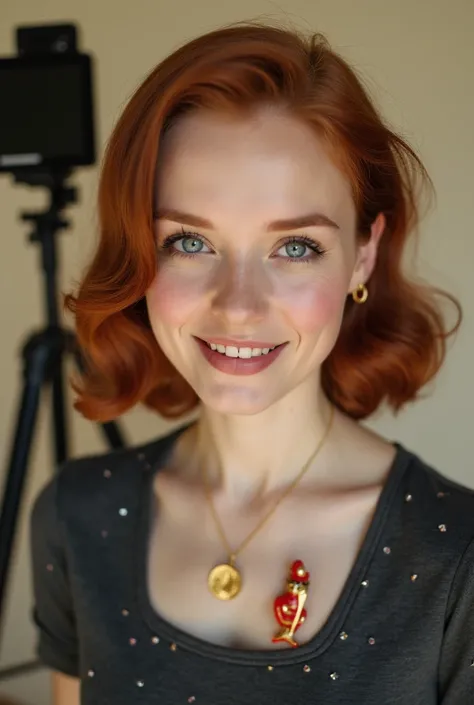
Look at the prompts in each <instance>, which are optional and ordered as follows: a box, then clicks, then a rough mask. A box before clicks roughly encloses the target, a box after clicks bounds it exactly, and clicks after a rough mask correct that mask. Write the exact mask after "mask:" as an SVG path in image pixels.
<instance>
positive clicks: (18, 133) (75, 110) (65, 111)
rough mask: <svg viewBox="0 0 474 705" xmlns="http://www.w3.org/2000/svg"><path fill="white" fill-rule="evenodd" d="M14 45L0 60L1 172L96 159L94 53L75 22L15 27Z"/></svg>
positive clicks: (54, 167)
mask: <svg viewBox="0 0 474 705" xmlns="http://www.w3.org/2000/svg"><path fill="white" fill-rule="evenodd" d="M16 44H17V51H18V56H17V57H12V58H1V59H0V96H1V100H2V108H1V110H0V171H14V172H17V171H18V170H25V171H31V170H38V171H58V170H64V169H70V168H71V167H75V166H86V165H90V164H94V162H95V139H94V118H93V86H92V58H91V57H90V56H89V55H88V54H83V53H80V52H78V50H77V30H76V27H75V26H74V25H72V24H59V25H45V26H38V27H18V28H17V29H16Z"/></svg>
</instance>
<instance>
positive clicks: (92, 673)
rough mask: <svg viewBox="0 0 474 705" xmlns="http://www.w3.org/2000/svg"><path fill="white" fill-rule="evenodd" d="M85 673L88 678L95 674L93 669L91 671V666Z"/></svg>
mask: <svg viewBox="0 0 474 705" xmlns="http://www.w3.org/2000/svg"><path fill="white" fill-rule="evenodd" d="M87 675H88V676H89V678H94V676H95V671H93V670H92V668H91V669H90V670H89V671H87Z"/></svg>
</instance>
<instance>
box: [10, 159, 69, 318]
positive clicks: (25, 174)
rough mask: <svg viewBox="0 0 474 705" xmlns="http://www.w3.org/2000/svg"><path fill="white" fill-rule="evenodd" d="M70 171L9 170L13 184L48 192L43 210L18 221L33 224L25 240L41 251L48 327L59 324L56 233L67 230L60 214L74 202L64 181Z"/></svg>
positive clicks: (22, 214) (24, 216)
mask: <svg viewBox="0 0 474 705" xmlns="http://www.w3.org/2000/svg"><path fill="white" fill-rule="evenodd" d="M71 173H72V171H71V169H63V170H54V171H53V170H42V171H40V170H31V171H30V170H28V171H27V170H24V169H19V170H15V171H13V176H14V179H15V181H16V182H17V183H22V184H27V185H28V186H44V187H45V188H47V189H48V190H49V192H50V202H49V206H48V207H47V208H46V210H44V211H35V212H33V211H23V212H22V213H21V219H22V220H24V221H26V222H31V223H33V224H34V227H33V230H32V231H31V232H30V235H29V241H30V242H37V243H38V244H39V245H40V248H41V262H42V268H43V274H44V290H45V306H46V318H47V324H48V326H54V327H57V326H58V325H59V314H58V291H57V281H56V272H57V260H58V256H57V247H56V237H55V236H56V233H57V232H58V231H59V230H64V229H66V228H68V227H69V225H70V223H69V221H68V220H66V219H65V218H64V217H62V211H63V210H64V209H65V208H66V207H67V206H68V205H69V204H71V203H76V202H77V189H76V188H75V187H72V186H69V185H68V184H67V183H66V180H67V179H68V178H69V177H70V175H71Z"/></svg>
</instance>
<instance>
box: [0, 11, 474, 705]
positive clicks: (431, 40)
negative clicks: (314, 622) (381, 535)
mask: <svg viewBox="0 0 474 705" xmlns="http://www.w3.org/2000/svg"><path fill="white" fill-rule="evenodd" d="M260 14H265V15H267V16H269V17H270V18H280V19H281V18H285V16H286V17H287V18H288V19H289V20H290V21H292V22H293V23H295V24H297V25H299V26H302V27H307V28H312V29H315V30H319V31H323V32H324V33H326V34H327V36H328V38H329V40H330V41H331V42H332V44H333V45H334V47H335V48H336V49H338V50H340V51H341V52H342V53H343V54H344V55H345V56H346V57H347V58H348V59H349V60H351V61H352V62H354V63H355V64H356V66H357V67H358V69H359V70H360V71H362V72H363V74H364V75H365V76H366V77H367V81H368V85H369V88H370V90H371V91H372V92H373V94H374V96H375V97H376V100H377V102H378V104H379V105H380V107H381V108H382V110H383V111H384V113H385V115H386V116H387V118H388V120H389V121H390V122H391V124H392V125H393V126H395V127H396V128H397V129H400V130H402V131H403V133H404V134H405V136H406V137H407V138H408V139H409V140H410V141H411V142H412V143H413V144H414V145H415V147H417V148H418V150H419V151H420V153H421V156H422V157H423V159H424V160H425V163H426V165H427V167H428V169H429V171H430V173H431V176H432V178H433V180H434V182H435V186H436V189H437V193H438V202H437V206H436V208H435V209H434V210H433V211H432V213H431V214H430V215H429V217H427V218H426V219H425V221H424V223H423V226H422V240H421V247H420V261H419V264H420V271H421V273H422V274H423V275H426V276H428V277H430V278H431V280H432V281H433V282H434V283H436V284H438V285H440V286H444V287H448V288H449V289H450V290H451V291H452V292H453V293H454V294H455V295H456V296H458V297H459V298H460V299H461V301H462V303H463V306H464V309H465V322H464V327H463V329H462V331H461V333H460V335H459V336H458V338H457V341H456V342H455V344H454V345H453V347H452V349H451V352H450V355H449V359H448V362H447V364H446V366H445V368H444V371H443V373H442V374H441V375H440V377H439V379H438V381H437V384H436V386H435V388H434V389H432V390H430V395H427V396H426V398H424V399H423V400H420V401H419V402H418V403H417V404H416V405H413V406H412V407H411V408H409V409H406V410H405V411H404V412H403V413H402V414H401V415H400V416H399V418H398V419H394V418H393V417H392V416H390V415H388V414H382V415H381V416H380V417H379V418H377V419H375V420H373V421H372V422H371V425H372V426H373V427H374V428H376V429H377V430H378V431H380V432H382V433H384V434H386V435H387V436H389V437H390V438H392V439H394V438H397V439H399V440H401V441H402V442H403V443H405V444H406V445H408V446H410V447H411V448H412V449H414V450H416V451H417V452H419V453H421V454H422V455H423V456H424V457H425V458H426V459H427V460H429V461H430V462H432V463H434V464H435V465H436V466H437V467H438V468H439V469H440V470H442V471H443V472H445V473H446V474H448V475H451V476H452V477H453V478H456V479H458V480H460V481H462V482H464V483H465V484H469V485H471V486H473V487H474V465H473V462H472V436H473V432H474V424H473V416H474V402H473V394H472V392H473V382H472V379H473V371H472V361H473V358H474V356H473V350H474V320H473V319H474V283H473V282H474V276H473V272H474V226H473V223H474V205H473V204H474V198H473V196H474V189H473V187H474V181H473V176H472V161H473V156H474V137H473V135H474V91H473V83H472V67H473V66H474V43H473V41H472V37H473V32H474V2H472V0H451V1H450V2H447V1H446V0H416V1H415V2H413V1H412V0H398V2H396V3H394V2H389V0H358V1H357V2H354V0H280V2H270V1H269V0H239V1H238V2H235V3H234V2H231V0H213V1H211V0H200V2H193V1H192V0H174V1H173V2H168V1H166V2H165V0H133V1H130V0H41V2H40V1H39V0H2V1H1V8H0V53H1V54H2V55H7V54H11V53H13V51H14V35H13V28H14V27H15V26H16V25H17V24H21V23H33V24H34V23H40V22H48V21H60V20H70V21H75V22H77V23H78V24H79V25H80V27H81V30H82V48H83V49H84V50H86V51H90V52H92V53H93V54H94V55H95V57H96V59H97V66H96V70H97V72H96V96H97V103H96V105H97V127H98V143H99V147H100V150H101V151H102V148H103V145H104V141H105V140H106V138H107V136H108V134H109V133H110V130H111V128H112V125H113V124H114V121H115V119H116V117H117V115H118V114H119V111H120V109H121V107H122V105H123V104H124V102H125V101H126V99H127V97H128V96H129V95H130V93H131V92H132V90H133V89H134V88H135V86H136V85H137V83H138V82H139V81H140V80H141V79H142V78H143V77H144V75H145V74H146V73H147V72H148V70H149V69H150V68H151V67H152V66H153V65H155V64H156V63H157V62H158V61H159V60H160V59H161V58H162V57H163V56H164V55H165V54H166V53H168V52H169V51H171V50H172V49H173V48H174V47H175V46H176V45H177V44H178V43H179V42H181V41H183V40H186V39H188V38H190V37H192V36H193V35H195V34H197V33H200V32H203V31H206V30H208V29H211V28H213V27H215V26H218V25H220V24H223V23H226V22H230V21H235V20H240V19H248V18H254V17H256V16H257V15H260ZM0 101H1V96H0ZM0 109H1V107H0ZM74 181H75V183H76V184H77V185H78V187H79V189H80V203H79V204H78V205H76V206H74V207H73V208H71V209H70V218H71V222H72V226H73V227H72V229H71V231H70V232H66V233H64V234H62V235H60V247H61V260H62V263H61V279H62V285H63V287H68V286H69V285H70V283H71V282H72V280H73V279H74V277H77V276H78V274H79V272H80V270H81V266H82V265H83V263H84V261H85V259H86V257H87V254H88V253H89V252H90V251H91V248H92V243H93V240H94V236H95V232H94V231H95V191H96V185H97V170H96V169H88V170H80V171H78V172H77V174H76V176H75V179H74ZM43 203H44V197H43V195H42V194H41V193H39V192H38V193H37V192H34V191H32V190H28V189H27V188H26V187H19V186H14V185H13V182H12V181H11V179H10V178H9V177H7V176H2V177H0V234H1V237H0V253H1V254H0V279H1V282H2V285H3V292H4V293H3V295H2V298H1V299H0V321H1V328H2V344H1V347H0V389H1V398H2V404H1V406H0V438H1V450H2V461H6V458H7V455H8V449H9V438H10V436H9V434H10V432H11V430H12V424H13V418H14V414H13V411H14V409H15V405H16V403H17V395H18V393H19V385H20V365H19V359H18V350H19V346H20V343H21V341H22V339H23V337H24V335H25V334H26V333H29V332H30V331H31V329H32V328H34V327H36V326H38V325H40V324H41V323H42V309H41V304H42V298H41V294H42V290H41V283H42V282H41V279H40V268H39V261H38V251H37V249H36V246H33V245H28V246H27V245H26V242H27V238H26V235H27V232H28V229H27V228H26V227H25V225H24V224H22V223H20V221H19V220H18V212H19V210H20V209H25V208H35V207H39V206H41V205H42V204H43ZM433 392H434V394H433ZM43 411H44V412H45V413H44V414H43V416H42V418H41V424H40V432H39V434H38V437H37V442H36V445H35V449H34V457H33V459H32V463H31V466H30V471H29V476H28V492H27V497H26V498H25V503H24V507H23V512H22V517H21V527H20V532H19V536H18V541H17V551H16V557H15V569H14V573H13V579H12V584H11V591H10V601H9V610H8V618H7V621H6V624H5V630H6V631H5V633H4V639H3V648H2V654H1V655H2V660H1V663H2V666H3V667H5V666H7V665H10V664H13V663H16V662H18V661H23V660H26V659H28V658H30V657H31V656H32V653H33V652H32V648H33V641H34V633H33V629H32V626H31V624H30V622H29V615H28V613H29V610H30V607H31V591H30V572H29V563H28V545H27V533H26V529H27V521H26V520H27V514H28V511H29V508H30V505H31V500H32V498H33V497H34V496H35V495H36V493H37V492H38V490H39V488H40V486H41V485H42V484H43V483H44V482H45V480H46V479H47V478H48V477H49V476H50V473H51V472H52V463H51V460H50V453H49V447H48V440H49V435H48V433H49V428H48V423H49V414H48V410H47V409H46V408H45V407H44V405H43ZM124 423H125V426H126V429H127V431H128V433H129V434H130V437H131V438H132V439H133V441H134V442H139V441H141V440H145V439H147V438H149V437H152V436H154V435H157V434H161V433H162V432H163V431H165V430H166V429H167V428H169V427H170V424H166V423H165V422H163V421H162V420H161V419H160V418H157V417H154V416H152V415H151V414H148V413H146V412H145V411H143V410H136V411H135V412H133V413H131V414H129V415H127V418H126V419H125V422H124ZM73 434H74V453H75V454H83V453H86V452H87V453H88V452H91V451H96V450H100V449H102V448H104V446H103V444H102V442H101V441H100V439H99V436H98V433H97V432H96V429H95V428H94V427H93V426H92V425H91V424H88V423H86V422H85V421H83V420H82V419H80V418H78V417H77V416H75V418H74V424H73ZM2 473H3V465H2ZM3 691H4V692H9V693H11V694H12V695H13V694H16V695H17V696H18V697H21V698H22V701H23V702H24V703H29V704H31V705H43V704H46V703H47V702H49V692H48V679H47V674H46V671H42V672H41V673H38V674H36V675H34V676H29V677H22V678H20V679H16V680H12V681H11V682H9V683H4V684H0V693H1V692H3Z"/></svg>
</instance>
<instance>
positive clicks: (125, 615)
mask: <svg viewBox="0 0 474 705" xmlns="http://www.w3.org/2000/svg"><path fill="white" fill-rule="evenodd" d="M122 614H123V616H124V617H128V615H129V614H130V612H129V611H128V610H122Z"/></svg>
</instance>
